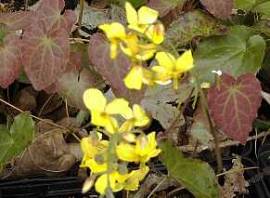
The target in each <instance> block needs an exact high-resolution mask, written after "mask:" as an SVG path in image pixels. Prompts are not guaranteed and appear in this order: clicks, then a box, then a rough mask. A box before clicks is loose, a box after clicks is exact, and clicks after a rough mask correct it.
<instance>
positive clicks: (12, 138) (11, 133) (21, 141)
mask: <svg viewBox="0 0 270 198" xmlns="http://www.w3.org/2000/svg"><path fill="white" fill-rule="evenodd" d="M34 132H35V123H34V121H33V120H32V118H31V117H30V116H29V115H28V114H27V113H22V114H19V115H18V116H16V117H15V119H14V122H13V124H12V125H11V127H10V130H8V129H7V128H6V126H3V125H0V151H1V152H0V165H3V164H5V163H6V162H8V161H9V160H11V159H12V158H13V157H15V156H16V155H19V154H20V153H21V152H22V151H23V150H24V149H25V148H26V147H27V146H28V145H29V144H30V143H31V142H32V139H33V138H34Z"/></svg>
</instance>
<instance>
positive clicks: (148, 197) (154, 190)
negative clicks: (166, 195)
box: [147, 177, 167, 198]
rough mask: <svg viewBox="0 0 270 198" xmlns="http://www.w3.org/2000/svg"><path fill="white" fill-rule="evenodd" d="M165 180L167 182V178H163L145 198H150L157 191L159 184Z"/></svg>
mask: <svg viewBox="0 0 270 198" xmlns="http://www.w3.org/2000/svg"><path fill="white" fill-rule="evenodd" d="M166 180H167V177H164V178H163V179H162V180H161V181H160V182H159V183H158V184H157V185H156V187H155V188H154V189H153V190H152V191H151V193H150V194H149V195H148V196H147V198H150V197H151V196H152V195H153V194H154V193H155V192H156V191H157V190H158V188H159V187H160V186H161V184H163V183H164V182H165V181H166Z"/></svg>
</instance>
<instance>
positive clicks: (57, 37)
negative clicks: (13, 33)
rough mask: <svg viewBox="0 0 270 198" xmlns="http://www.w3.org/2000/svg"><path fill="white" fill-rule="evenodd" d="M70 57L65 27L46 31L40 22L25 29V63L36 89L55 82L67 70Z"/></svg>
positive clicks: (26, 70) (27, 72)
mask: <svg viewBox="0 0 270 198" xmlns="http://www.w3.org/2000/svg"><path fill="white" fill-rule="evenodd" d="M68 59H69V42H68V33H67V31H66V30H65V29H64V28H59V29H55V30H54V31H51V32H46V28H45V27H44V24H43V23H40V24H35V26H31V28H30V29H29V30H26V31H25V34H24V38H23V65H24V69H25V72H26V74H27V76H28V78H29V80H30V81H31V82H32V84H33V86H34V88H35V89H36V90H41V89H44V88H46V87H49V86H50V85H51V84H53V83H54V82H55V81H56V80H57V78H58V77H59V75H61V74H62V73H63V72H65V71H66V68H67V63H68Z"/></svg>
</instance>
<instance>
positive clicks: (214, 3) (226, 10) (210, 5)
mask: <svg viewBox="0 0 270 198" xmlns="http://www.w3.org/2000/svg"><path fill="white" fill-rule="evenodd" d="M200 1H201V3H202V4H203V5H204V6H205V8H206V9H207V10H208V11H209V12H210V13H211V14H212V15H214V16H215V17H217V18H220V19H228V18H229V17H230V16H231V14H232V9H233V0H225V1H224V0H200Z"/></svg>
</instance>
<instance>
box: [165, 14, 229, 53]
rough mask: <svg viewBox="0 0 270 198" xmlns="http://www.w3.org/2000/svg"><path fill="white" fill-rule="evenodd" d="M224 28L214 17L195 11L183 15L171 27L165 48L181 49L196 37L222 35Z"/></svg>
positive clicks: (167, 33) (167, 34)
mask: <svg viewBox="0 0 270 198" xmlns="http://www.w3.org/2000/svg"><path fill="white" fill-rule="evenodd" d="M222 29H224V28H222V26H221V25H220V24H219V23H218V22H217V20H216V19H214V18H213V17H211V16H209V15H207V14H205V13H203V12H202V11H199V10H195V11H192V12H187V13H185V14H183V15H181V16H180V17H179V18H178V19H177V20H175V21H173V22H172V23H171V25H170V26H169V28H168V30H167V32H166V37H165V41H164V44H163V45H164V48H169V49H170V48H172V47H173V48H176V49H178V48H180V47H182V46H184V45H186V44H188V43H189V42H191V41H192V39H193V38H194V37H199V36H200V37H208V36H210V35H217V34H218V35H219V34H221V33H222V31H221V30H222Z"/></svg>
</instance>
